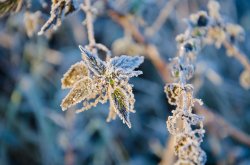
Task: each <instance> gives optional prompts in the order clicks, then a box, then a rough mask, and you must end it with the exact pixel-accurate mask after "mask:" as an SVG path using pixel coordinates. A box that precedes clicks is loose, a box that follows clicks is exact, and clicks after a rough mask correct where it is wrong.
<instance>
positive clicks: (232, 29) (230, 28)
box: [226, 23, 245, 42]
mask: <svg viewBox="0 0 250 165" xmlns="http://www.w3.org/2000/svg"><path fill="white" fill-rule="evenodd" d="M226 32H227V33H228V35H229V39H230V41H231V42H235V41H243V40H244V38H245V32H244V30H243V28H242V27H241V26H239V25H235V24H231V23H228V24H226Z"/></svg>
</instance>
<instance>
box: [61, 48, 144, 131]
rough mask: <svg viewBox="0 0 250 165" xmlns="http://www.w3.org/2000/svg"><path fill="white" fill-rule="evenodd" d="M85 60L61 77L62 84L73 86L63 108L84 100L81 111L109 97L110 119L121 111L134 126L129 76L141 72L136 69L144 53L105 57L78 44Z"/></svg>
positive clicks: (63, 86)
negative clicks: (131, 115) (130, 114)
mask: <svg viewBox="0 0 250 165" xmlns="http://www.w3.org/2000/svg"><path fill="white" fill-rule="evenodd" d="M79 48H80V50H81V52H82V58H83V61H81V62H78V63H76V64H74V65H73V66H72V67H71V68H70V69H69V70H68V71H67V72H66V73H65V75H64V77H63V78H62V88H72V89H71V90H70V92H69V94H68V95H67V96H66V97H65V98H64V100H63V101H62V103H61V107H62V109H63V110H66V109H67V108H69V107H71V106H73V105H75V104H77V103H79V102H81V101H83V106H84V107H83V108H82V109H80V110H78V111H77V112H81V111H84V110H87V109H90V108H91V107H93V106H96V105H97V104H98V103H99V102H100V103H105V102H107V101H108V100H109V101H110V112H109V116H108V118H107V121H110V120H111V119H115V117H116V115H118V116H119V117H120V118H121V120H122V121H123V123H126V124H127V125H128V127H129V128H131V123H130V119H129V112H135V110H134V102H135V99H134V95H133V92H132V85H131V84H129V83H128V81H129V79H130V78H131V77H134V76H138V75H140V74H142V72H141V71H134V69H135V68H137V67H138V66H139V65H140V64H141V63H142V62H143V59H144V58H143V57H139V56H134V57H129V56H125V55H122V56H120V57H114V58H111V59H110V60H109V61H107V62H105V61H102V60H101V59H100V58H99V57H98V56H97V55H96V54H93V53H91V52H90V51H89V50H87V49H85V48H83V47H81V46H80V47H79Z"/></svg>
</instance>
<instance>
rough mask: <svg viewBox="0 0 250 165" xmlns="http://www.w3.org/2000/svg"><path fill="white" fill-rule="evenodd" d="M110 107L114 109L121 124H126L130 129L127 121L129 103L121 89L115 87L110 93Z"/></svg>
mask: <svg viewBox="0 0 250 165" xmlns="http://www.w3.org/2000/svg"><path fill="white" fill-rule="evenodd" d="M110 102H111V104H112V105H111V106H113V107H114V110H115V112H116V113H117V114H118V116H119V117H120V118H121V120H122V121H123V123H126V124H127V126H128V127H129V128H131V123H130V120H129V103H128V99H127V97H126V93H125V92H124V91H123V89H121V88H119V87H117V88H116V89H115V90H114V91H113V92H112V93H111V98H110Z"/></svg>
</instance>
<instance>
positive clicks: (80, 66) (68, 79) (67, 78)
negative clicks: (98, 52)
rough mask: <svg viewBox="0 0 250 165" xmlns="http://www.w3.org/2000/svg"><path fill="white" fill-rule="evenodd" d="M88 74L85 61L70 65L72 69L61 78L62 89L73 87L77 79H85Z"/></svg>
mask: <svg viewBox="0 0 250 165" xmlns="http://www.w3.org/2000/svg"><path fill="white" fill-rule="evenodd" d="M88 75H89V72H88V68H87V66H86V65H85V64H84V62H82V61H81V62H77V63H76V64H74V65H72V66H71V67H70V69H69V70H68V71H67V72H66V73H65V74H64V76H63V78H62V79H61V82H62V89H65V88H71V87H72V86H73V85H74V84H75V83H76V82H77V81H79V80H81V79H83V78H84V77H86V76H88Z"/></svg>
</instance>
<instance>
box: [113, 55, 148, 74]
mask: <svg viewBox="0 0 250 165" xmlns="http://www.w3.org/2000/svg"><path fill="white" fill-rule="evenodd" d="M143 61H144V57H142V56H134V57H130V56H125V55H122V56H119V57H114V58H112V59H111V61H110V63H111V65H112V66H114V67H115V68H120V69H123V70H125V71H132V70H134V69H135V68H137V67H139V65H141V63H143Z"/></svg>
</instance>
